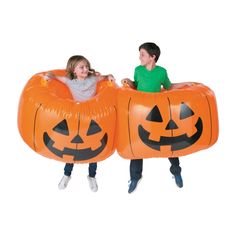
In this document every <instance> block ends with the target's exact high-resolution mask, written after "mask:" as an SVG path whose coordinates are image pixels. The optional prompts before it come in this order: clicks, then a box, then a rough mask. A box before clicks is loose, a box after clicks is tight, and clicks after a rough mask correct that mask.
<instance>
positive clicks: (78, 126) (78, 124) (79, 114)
mask: <svg viewBox="0 0 236 236" xmlns="http://www.w3.org/2000/svg"><path fill="white" fill-rule="evenodd" d="M79 127H80V113H78V130H77V131H78V132H77V134H78V135H79ZM75 147H76V149H78V143H76V146H75Z"/></svg>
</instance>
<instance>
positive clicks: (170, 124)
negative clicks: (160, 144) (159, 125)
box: [166, 119, 178, 130]
mask: <svg viewBox="0 0 236 236" xmlns="http://www.w3.org/2000/svg"><path fill="white" fill-rule="evenodd" d="M170 129H178V126H177V125H176V123H175V122H174V121H173V120H172V119H171V120H170V121H169V123H168V124H167V126H166V130H170Z"/></svg>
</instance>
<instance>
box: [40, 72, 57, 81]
mask: <svg viewBox="0 0 236 236" xmlns="http://www.w3.org/2000/svg"><path fill="white" fill-rule="evenodd" d="M43 78H44V79H45V80H49V79H52V78H55V75H54V74H53V73H52V72H47V73H46V74H44V75H43Z"/></svg>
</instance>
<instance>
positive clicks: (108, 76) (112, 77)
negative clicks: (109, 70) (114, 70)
mask: <svg viewBox="0 0 236 236" xmlns="http://www.w3.org/2000/svg"><path fill="white" fill-rule="evenodd" d="M107 78H108V80H109V81H110V82H115V80H116V79H115V78H114V76H113V75H111V74H109V75H107Z"/></svg>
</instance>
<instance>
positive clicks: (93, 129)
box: [43, 119, 108, 161]
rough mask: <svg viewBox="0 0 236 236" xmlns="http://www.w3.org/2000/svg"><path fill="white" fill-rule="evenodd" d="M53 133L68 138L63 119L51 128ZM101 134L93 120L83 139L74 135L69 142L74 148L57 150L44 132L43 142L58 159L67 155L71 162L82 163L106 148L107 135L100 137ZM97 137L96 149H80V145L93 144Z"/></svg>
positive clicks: (54, 142)
mask: <svg viewBox="0 0 236 236" xmlns="http://www.w3.org/2000/svg"><path fill="white" fill-rule="evenodd" d="M53 132H56V133H57V134H58V135H62V136H65V137H68V138H70V131H69V127H68V124H67V121H66V120H65V119H64V120H62V121H61V122H59V123H58V124H57V125H56V126H55V127H54V128H53ZM101 133H102V129H101V127H100V126H99V125H98V124H97V123H96V122H95V121H94V120H91V121H90V124H89V127H88V130H87V132H86V136H85V137H82V136H81V135H80V134H76V135H75V136H73V137H72V139H71V140H70V143H71V144H74V145H75V146H76V148H71V147H64V148H62V149H59V148H57V143H56V140H53V139H52V138H51V137H50V136H49V134H48V133H47V132H44V134H43V142H44V144H45V145H46V146H47V148H48V149H49V150H50V151H51V152H52V153H54V154H55V155H56V156H58V157H60V158H63V156H64V155H67V156H71V157H73V161H83V160H89V159H91V158H94V157H96V156H98V155H99V154H100V153H101V152H102V151H103V150H104V148H105V147H106V145H107V139H108V135H107V133H104V134H102V137H101ZM97 134H98V135H97ZM98 137H101V139H99V140H97V141H98V142H100V146H99V147H97V148H96V149H94V150H92V149H91V147H84V148H80V144H84V143H85V146H86V142H88V143H91V141H92V139H93V140H94V142H95V140H96V138H98ZM88 140H89V141H88Z"/></svg>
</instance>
